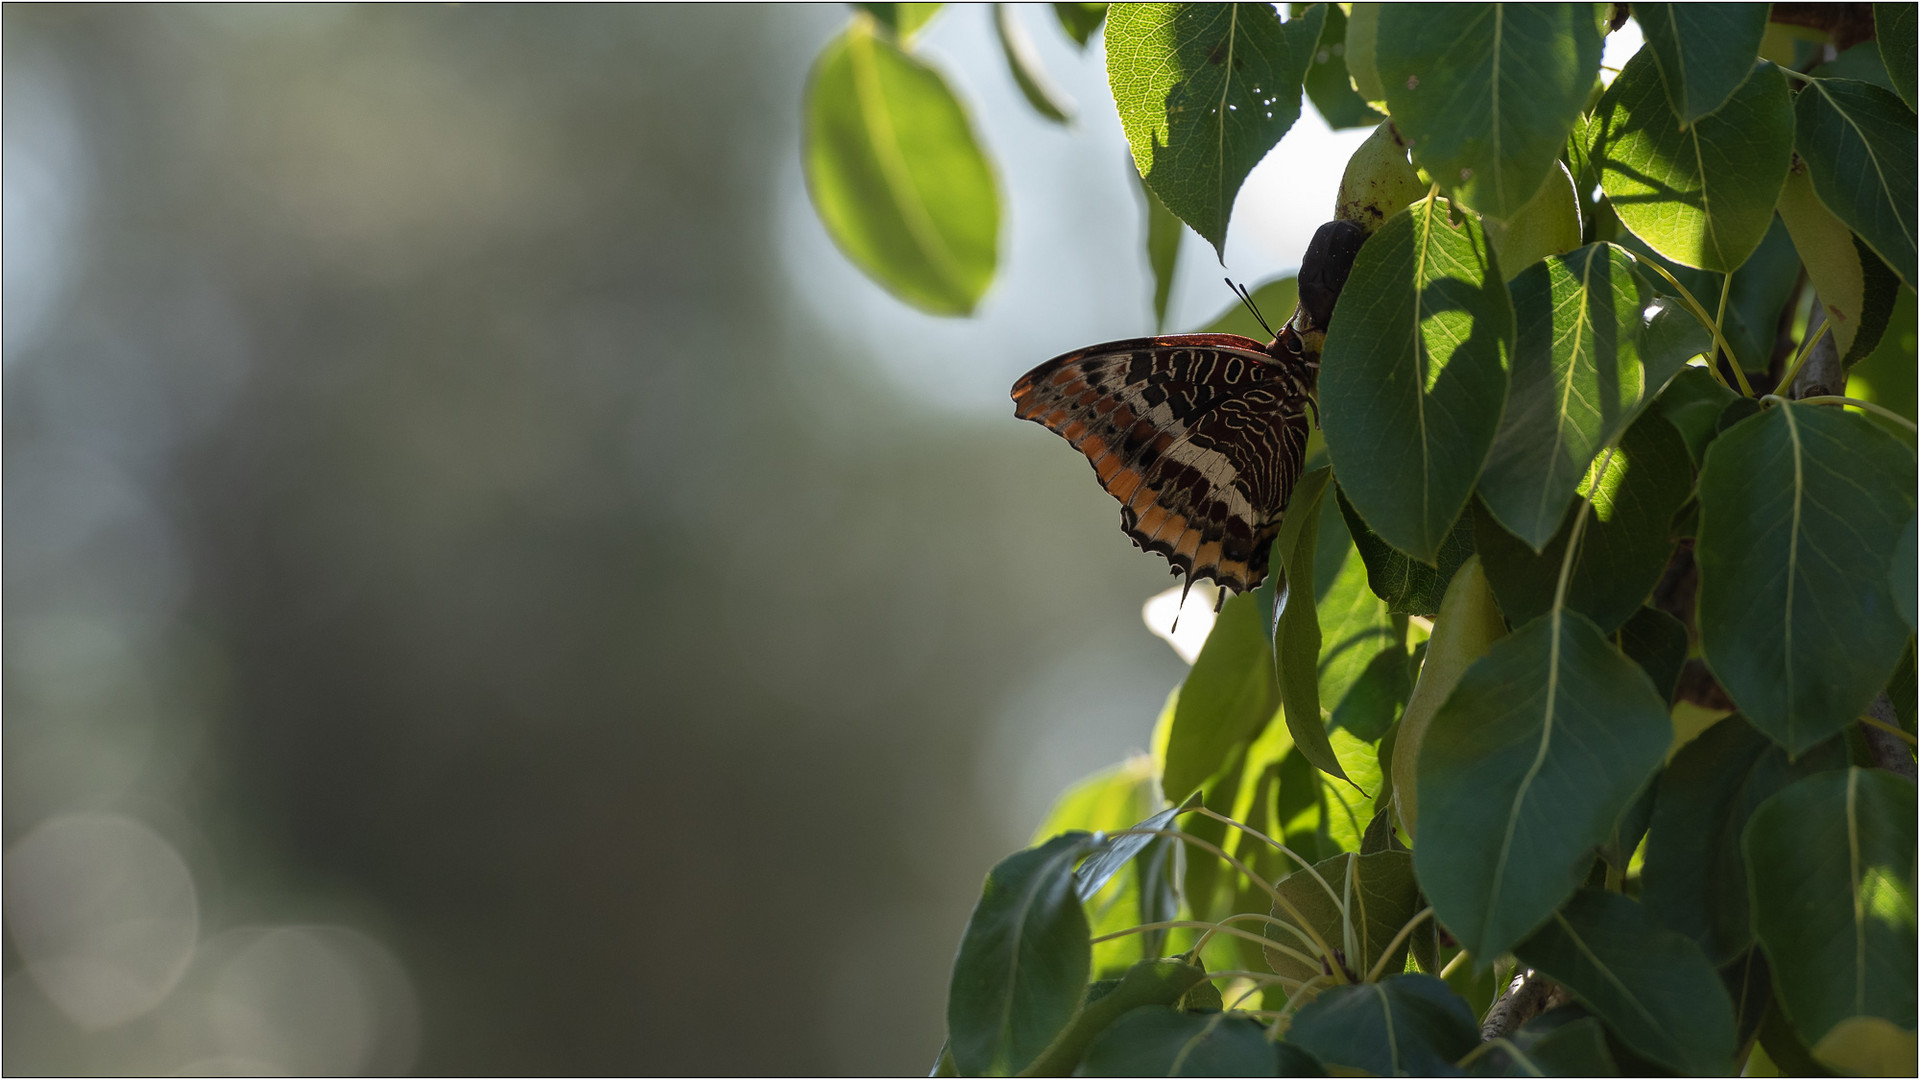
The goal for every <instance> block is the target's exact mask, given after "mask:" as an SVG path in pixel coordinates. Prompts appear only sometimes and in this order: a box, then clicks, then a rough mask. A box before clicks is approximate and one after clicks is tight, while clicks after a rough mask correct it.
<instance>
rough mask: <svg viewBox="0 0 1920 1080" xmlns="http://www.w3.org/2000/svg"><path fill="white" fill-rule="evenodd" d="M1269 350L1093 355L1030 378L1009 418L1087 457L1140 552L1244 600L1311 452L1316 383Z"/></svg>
mask: <svg viewBox="0 0 1920 1080" xmlns="http://www.w3.org/2000/svg"><path fill="white" fill-rule="evenodd" d="M1269 349H1270V347H1269V346H1263V345H1261V344H1260V343H1259V342H1257V341H1254V340H1252V339H1251V338H1243V337H1239V336H1236V335H1232V334H1184V335H1178V336H1174V337H1161V338H1138V339H1134V340H1131V341H1116V342H1110V343H1108V344H1105V345H1095V346H1092V347H1091V348H1086V349H1080V350H1077V351H1075V352H1071V353H1067V354H1066V355H1064V356H1059V357H1055V358H1054V359H1052V360H1049V361H1047V362H1046V363H1044V364H1041V365H1040V366H1039V367H1037V368H1035V369H1033V370H1032V371H1030V372H1028V373H1027V374H1026V375H1025V376H1023V377H1022V378H1021V379H1020V381H1019V382H1017V383H1015V384H1014V386H1013V401H1014V414H1015V415H1016V416H1018V417H1020V418H1021V419H1023V420H1032V421H1034V422H1035V423H1038V424H1041V425H1043V426H1045V427H1047V428H1049V429H1050V430H1052V431H1054V432H1056V433H1058V434H1060V435H1061V436H1063V437H1064V438H1066V440H1067V441H1068V442H1070V443H1072V444H1073V446H1074V448H1075V449H1077V450H1079V451H1080V452H1081V453H1083V454H1085V455H1086V457H1087V460H1088V461H1089V462H1091V463H1092V465H1093V471H1094V474H1095V475H1096V476H1098V477H1099V479H1100V483H1101V485H1102V486H1103V487H1105V488H1106V489H1107V492H1108V493H1109V494H1111V495H1112V496H1113V497H1114V498H1116V499H1118V500H1119V501H1120V527H1121V528H1122V529H1123V530H1125V532H1126V534H1127V536H1128V537H1130V538H1131V539H1132V540H1133V542H1134V543H1135V544H1137V545H1138V546H1140V547H1142V548H1144V549H1146V550H1148V551H1152V552H1156V553H1158V554H1161V555H1164V556H1166V557H1167V559H1168V561H1169V562H1171V563H1172V564H1173V566H1174V568H1175V569H1176V570H1178V571H1179V572H1181V573H1184V574H1186V575H1187V576H1188V577H1189V578H1190V579H1197V578H1211V579H1213V580H1214V581H1215V582H1216V583H1218V584H1220V585H1222V586H1225V587H1226V588H1229V589H1233V590H1235V591H1236V592H1244V591H1246V590H1248V589H1251V588H1253V587H1254V586H1256V585H1258V584H1259V583H1260V582H1261V581H1262V580H1263V579H1265V577H1266V574H1267V550H1268V548H1269V547H1270V546H1271V545H1272V543H1273V537H1274V534H1275V533H1277V532H1278V531H1279V529H1280V517H1281V512H1282V511H1283V510H1284V509H1285V508H1286V504H1287V498H1288V496H1289V495H1290V494H1291V493H1292V491H1293V482H1294V480H1295V479H1296V478H1297V477H1298V475H1299V473H1300V465H1301V460H1302V458H1303V456H1304V454H1305V452H1306V442H1307V421H1306V417H1305V408H1306V395H1307V392H1308V391H1307V388H1308V382H1307V380H1308V378H1309V376H1308V373H1307V371H1306V369H1305V368H1304V367H1303V366H1302V365H1301V364H1299V363H1297V362H1296V363H1288V362H1286V359H1285V354H1284V352H1283V351H1280V352H1279V353H1278V355H1276V352H1270V351H1269Z"/></svg>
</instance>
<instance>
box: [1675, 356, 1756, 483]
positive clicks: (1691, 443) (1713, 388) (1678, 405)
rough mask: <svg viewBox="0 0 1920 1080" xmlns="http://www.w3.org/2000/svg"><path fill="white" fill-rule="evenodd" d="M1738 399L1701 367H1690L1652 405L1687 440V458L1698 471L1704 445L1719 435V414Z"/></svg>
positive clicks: (1704, 450) (1702, 459)
mask: <svg viewBox="0 0 1920 1080" xmlns="http://www.w3.org/2000/svg"><path fill="white" fill-rule="evenodd" d="M1738 396H1739V395H1738V394H1735V393H1734V392H1733V391H1731V390H1729V389H1727V388H1726V387H1724V386H1722V385H1720V383H1719V382H1718V381H1717V380H1715V379H1714V377H1713V376H1712V375H1710V374H1708V372H1707V369H1706V368H1703V367H1689V368H1685V369H1683V370H1682V371H1681V372H1680V374H1678V375H1675V376H1674V377H1673V381H1672V382H1669V383H1668V384H1667V388H1666V389H1665V390H1664V391H1662V392H1661V394H1660V397H1659V399H1658V400H1657V401H1656V402H1655V403H1654V405H1655V408H1657V409H1659V410H1660V415H1662V416H1664V417H1666V418H1667V422H1668V423H1670V424H1672V425H1673V426H1674V429H1675V430H1677V431H1678V432H1680V437H1681V438H1682V439H1684V440H1686V443H1687V456H1689V457H1691V458H1692V459H1693V462H1694V465H1695V466H1696V467H1697V466H1698V465H1699V464H1700V462H1702V461H1704V460H1706V456H1707V444H1708V443H1710V442H1712V441H1713V437H1714V436H1715V435H1718V434H1719V433H1720V431H1719V428H1718V427H1717V426H1716V425H1717V423H1718V421H1719V419H1720V413H1721V411H1722V410H1724V409H1725V408H1726V407H1727V403H1728V402H1731V401H1733V400H1734V399H1735V398H1737V397H1738Z"/></svg>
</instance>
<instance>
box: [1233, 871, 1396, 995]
mask: <svg viewBox="0 0 1920 1080" xmlns="http://www.w3.org/2000/svg"><path fill="white" fill-rule="evenodd" d="M1316 875H1318V876H1317V877H1316ZM1323 882H1324V886H1323V884H1322V883H1323ZM1276 888H1277V890H1278V891H1279V893H1280V895H1281V897H1283V898H1284V899H1285V900H1286V903H1285V904H1282V903H1280V902H1278V901H1276V902H1275V903H1274V905H1273V917H1274V918H1275V919H1277V920H1279V923H1278V924H1277V925H1276V924H1274V923H1268V924H1267V925H1266V927H1265V933H1266V936H1267V937H1268V938H1271V939H1272V940H1273V941H1274V942H1275V944H1277V945H1280V946H1282V947H1283V948H1284V949H1285V950H1286V951H1284V952H1283V951H1281V949H1276V948H1274V947H1272V946H1268V948H1267V964H1268V966H1270V967H1272V968H1273V970H1274V971H1275V973H1277V974H1279V975H1283V976H1285V977H1286V978H1289V979H1293V980H1296V981H1297V982H1305V981H1307V980H1308V979H1311V978H1314V977H1315V976H1318V975H1320V974H1322V973H1323V972H1324V971H1325V969H1324V968H1322V967H1321V961H1322V960H1323V959H1324V960H1328V961H1329V962H1331V961H1332V959H1333V958H1332V957H1327V956H1324V955H1323V954H1322V953H1321V952H1320V950H1319V948H1318V946H1317V945H1316V944H1315V942H1316V940H1317V941H1321V942H1325V943H1326V944H1327V945H1328V946H1330V947H1331V948H1334V949H1338V950H1339V951H1340V956H1341V958H1342V959H1341V962H1343V963H1344V964H1345V965H1346V969H1347V971H1349V972H1351V973H1352V974H1354V975H1356V976H1358V977H1360V978H1363V979H1364V978H1365V977H1366V976H1367V973H1368V972H1370V971H1372V970H1373V968H1374V965H1375V964H1377V963H1379V961H1380V958H1381V957H1382V956H1385V957H1387V964H1386V970H1387V971H1388V972H1389V973H1394V974H1397V973H1399V972H1400V971H1401V970H1402V969H1403V968H1405V967H1406V966H1407V949H1408V947H1409V945H1410V944H1411V937H1412V935H1409V936H1408V937H1405V938H1401V939H1400V940H1399V942H1398V943H1397V944H1394V938H1395V936H1396V935H1398V934H1399V933H1400V929H1401V928H1402V927H1404V926H1405V925H1406V924H1407V922H1408V920H1410V919H1412V918H1413V916H1414V915H1415V913H1417V912H1418V911H1419V910H1420V908H1421V903H1420V886H1419V885H1418V884H1417V883H1415V881H1414V880H1413V856H1412V855H1411V854H1409V853H1407V852H1405V851H1379V852H1375V853H1373V854H1371V855H1355V854H1352V853H1350V852H1343V853H1341V854H1339V855H1335V856H1334V857H1333V858H1331V859H1326V860H1323V861H1321V862H1319V863H1317V864H1315V866H1314V868H1313V872H1312V873H1309V872H1307V871H1306V870H1296V871H1294V872H1293V873H1291V874H1289V875H1287V876H1286V877H1285V878H1283V879H1281V881H1280V884H1279V885H1278V886H1276ZM1329 889H1331V890H1332V891H1331V892H1329V891H1328V890H1329ZM1343 911H1344V912H1346V913H1347V914H1345V915H1343ZM1349 931H1351V932H1349ZM1389 944H1394V949H1393V952H1392V953H1388V952H1387V946H1388V945H1389ZM1302 955H1304V956H1305V957H1306V958H1307V959H1305V960H1302V959H1301V956H1302Z"/></svg>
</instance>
